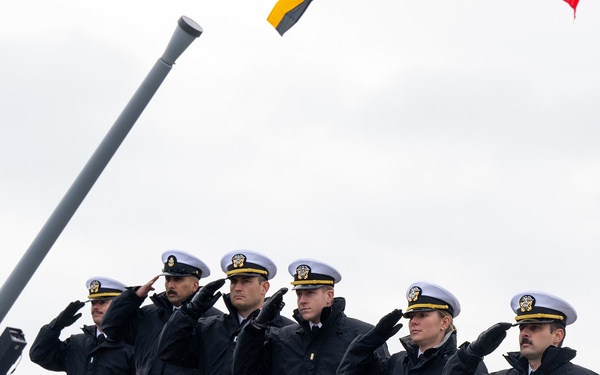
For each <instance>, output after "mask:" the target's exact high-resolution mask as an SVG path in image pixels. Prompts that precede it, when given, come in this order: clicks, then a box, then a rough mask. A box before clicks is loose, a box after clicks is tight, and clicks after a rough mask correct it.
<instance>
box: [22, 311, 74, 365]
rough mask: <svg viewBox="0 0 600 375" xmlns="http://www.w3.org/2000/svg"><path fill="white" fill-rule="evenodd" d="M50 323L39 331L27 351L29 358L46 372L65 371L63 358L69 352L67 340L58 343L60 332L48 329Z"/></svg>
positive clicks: (50, 325) (51, 325)
mask: <svg viewBox="0 0 600 375" xmlns="http://www.w3.org/2000/svg"><path fill="white" fill-rule="evenodd" d="M53 326H54V325H53V324H52V323H50V324H46V325H45V326H43V327H42V328H41V329H40V332H39V333H38V335H37V337H36V338H35V341H34V342H33V345H31V348H30V349H29V358H30V359H31V361H32V362H34V363H37V364H38V365H40V366H42V367H43V368H45V369H46V370H50V371H66V367H65V358H66V356H67V351H68V350H69V341H70V340H69V339H67V340H65V341H64V342H63V341H60V339H59V336H60V332H61V330H59V329H55V328H50V327H53Z"/></svg>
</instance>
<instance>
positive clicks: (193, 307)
mask: <svg viewBox="0 0 600 375" xmlns="http://www.w3.org/2000/svg"><path fill="white" fill-rule="evenodd" d="M224 284H225V279H218V280H215V281H212V282H210V283H208V284H206V285H205V286H203V287H202V288H200V291H198V293H196V295H195V296H194V298H192V300H191V301H190V302H188V303H187V304H185V307H184V311H185V312H186V313H187V314H188V315H190V316H191V317H193V318H194V319H198V318H200V317H201V316H202V314H204V313H205V312H207V311H208V309H210V308H211V307H213V305H214V304H215V303H217V301H218V300H219V298H220V297H221V292H217V290H219V289H220V288H221V287H222V286H223V285H224ZM215 292H216V293H215Z"/></svg>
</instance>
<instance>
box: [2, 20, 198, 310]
mask: <svg viewBox="0 0 600 375" xmlns="http://www.w3.org/2000/svg"><path fill="white" fill-rule="evenodd" d="M202 32H203V30H202V28H201V27H200V25H198V24H197V23H196V22H194V21H193V20H191V19H190V18H188V17H185V16H182V17H181V18H179V20H178V21H177V28H176V29H175V32H174V33H173V36H172V37H171V40H170V41H169V43H168V45H167V48H166V49H165V51H164V52H163V54H162V56H161V57H160V58H159V59H158V61H157V62H156V63H155V64H154V66H153V67H152V69H151V70H150V72H149V73H148V75H147V76H146V78H145V79H144V81H143V82H142V84H141V85H140V87H139V88H138V89H137V91H136V92H135V94H134V95H133V96H132V98H131V99H130V100H129V103H127V106H126V107H125V109H123V111H122V112H121V114H120V115H119V117H118V118H117V120H116V121H115V123H114V124H113V126H112V127H111V128H110V130H109V131H108V133H107V134H106V136H105V137H104V139H103V140H102V142H101V143H100V145H99V146H98V148H97V149H96V151H95V152H94V153H93V154H92V156H91V158H90V159H89V160H88V162H87V163H86V165H85V166H84V167H83V169H82V170H81V172H80V173H79V175H78V176H77V178H76V179H75V181H74V182H73V184H72V185H71V187H70V188H69V190H68V191H67V193H66V194H65V196H64V197H63V198H62V200H61V201H60V203H59V204H58V206H57V207H56V208H55V209H54V211H53V212H52V215H50V217H49V218H48V221H46V224H44V226H43V227H42V229H41V230H40V232H39V233H38V235H37V236H36V238H35V239H34V240H33V242H32V243H31V245H30V246H29V248H28V249H27V251H26V252H25V254H24V255H23V257H22V258H21V260H20V261H19V263H18V264H17V265H16V266H15V268H14V270H13V271H12V273H11V274H10V275H9V276H8V278H7V279H6V281H5V283H4V285H3V286H2V289H0V322H2V320H3V319H4V317H5V316H6V314H7V313H8V311H9V310H10V308H11V307H12V305H13V304H14V302H15V301H16V300H17V298H18V297H19V295H20V294H21V291H22V290H23V289H24V288H25V286H26V285H27V283H28V282H29V280H30V279H31V277H32V276H33V274H34V273H35V271H36V270H37V268H38V267H39V265H40V264H41V263H42V261H43V260H44V257H45V256H46V255H47V254H48V251H50V248H51V247H52V245H54V242H55V241H56V239H57V238H58V236H59V235H60V234H61V233H62V231H63V230H64V228H65V227H66V225H67V223H68V222H69V220H70V219H71V217H72V216H73V214H74V213H75V211H76V210H77V208H79V205H80V204H81V202H82V201H83V199H84V198H85V196H86V195H87V193H88V192H89V191H90V189H91V188H92V186H93V185H94V183H95V182H96V180H97V179H98V177H99V176H100V174H101V173H102V171H103V170H104V168H105V167H106V165H107V164H108V162H109V161H110V159H111V158H112V156H113V155H114V154H115V152H116V151H117V149H118V148H119V146H120V145H121V143H122V142H123V140H124V139H125V137H126V136H127V134H128V133H129V131H130V130H131V128H132V127H133V125H134V124H135V122H136V121H137V119H138V118H139V116H140V115H141V114H142V112H143V110H144V108H146V105H147V104H148V103H149V102H150V99H152V96H154V94H155V93H156V91H157V90H158V88H159V86H160V85H161V83H162V82H163V80H164V79H165V77H166V76H167V74H169V72H170V71H171V68H172V67H173V64H175V60H177V58H178V57H179V56H181V54H182V53H183V52H184V51H185V50H186V48H187V47H188V46H189V45H190V44H191V43H192V42H193V41H194V40H195V39H196V38H198V37H199V36H200V35H201V34H202Z"/></svg>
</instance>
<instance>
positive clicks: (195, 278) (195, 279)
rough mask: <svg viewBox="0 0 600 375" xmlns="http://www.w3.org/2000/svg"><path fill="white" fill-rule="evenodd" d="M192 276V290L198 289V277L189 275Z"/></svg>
mask: <svg viewBox="0 0 600 375" xmlns="http://www.w3.org/2000/svg"><path fill="white" fill-rule="evenodd" d="M190 277H193V278H194V292H195V291H197V290H198V287H199V286H200V279H198V278H197V277H196V276H190Z"/></svg>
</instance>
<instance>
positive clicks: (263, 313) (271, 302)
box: [253, 288, 288, 329]
mask: <svg viewBox="0 0 600 375" xmlns="http://www.w3.org/2000/svg"><path fill="white" fill-rule="evenodd" d="M287 291H288V288H281V289H279V290H278V291H276V292H275V293H274V294H273V295H272V296H271V298H269V299H268V300H267V301H266V302H265V303H264V304H263V306H262V308H261V309H260V313H258V316H257V317H256V319H254V323H253V324H254V326H255V327H257V328H262V329H266V328H267V327H268V326H269V324H271V322H272V321H273V319H275V316H276V315H277V312H278V311H281V308H282V305H283V295H284V294H286V293H287Z"/></svg>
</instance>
